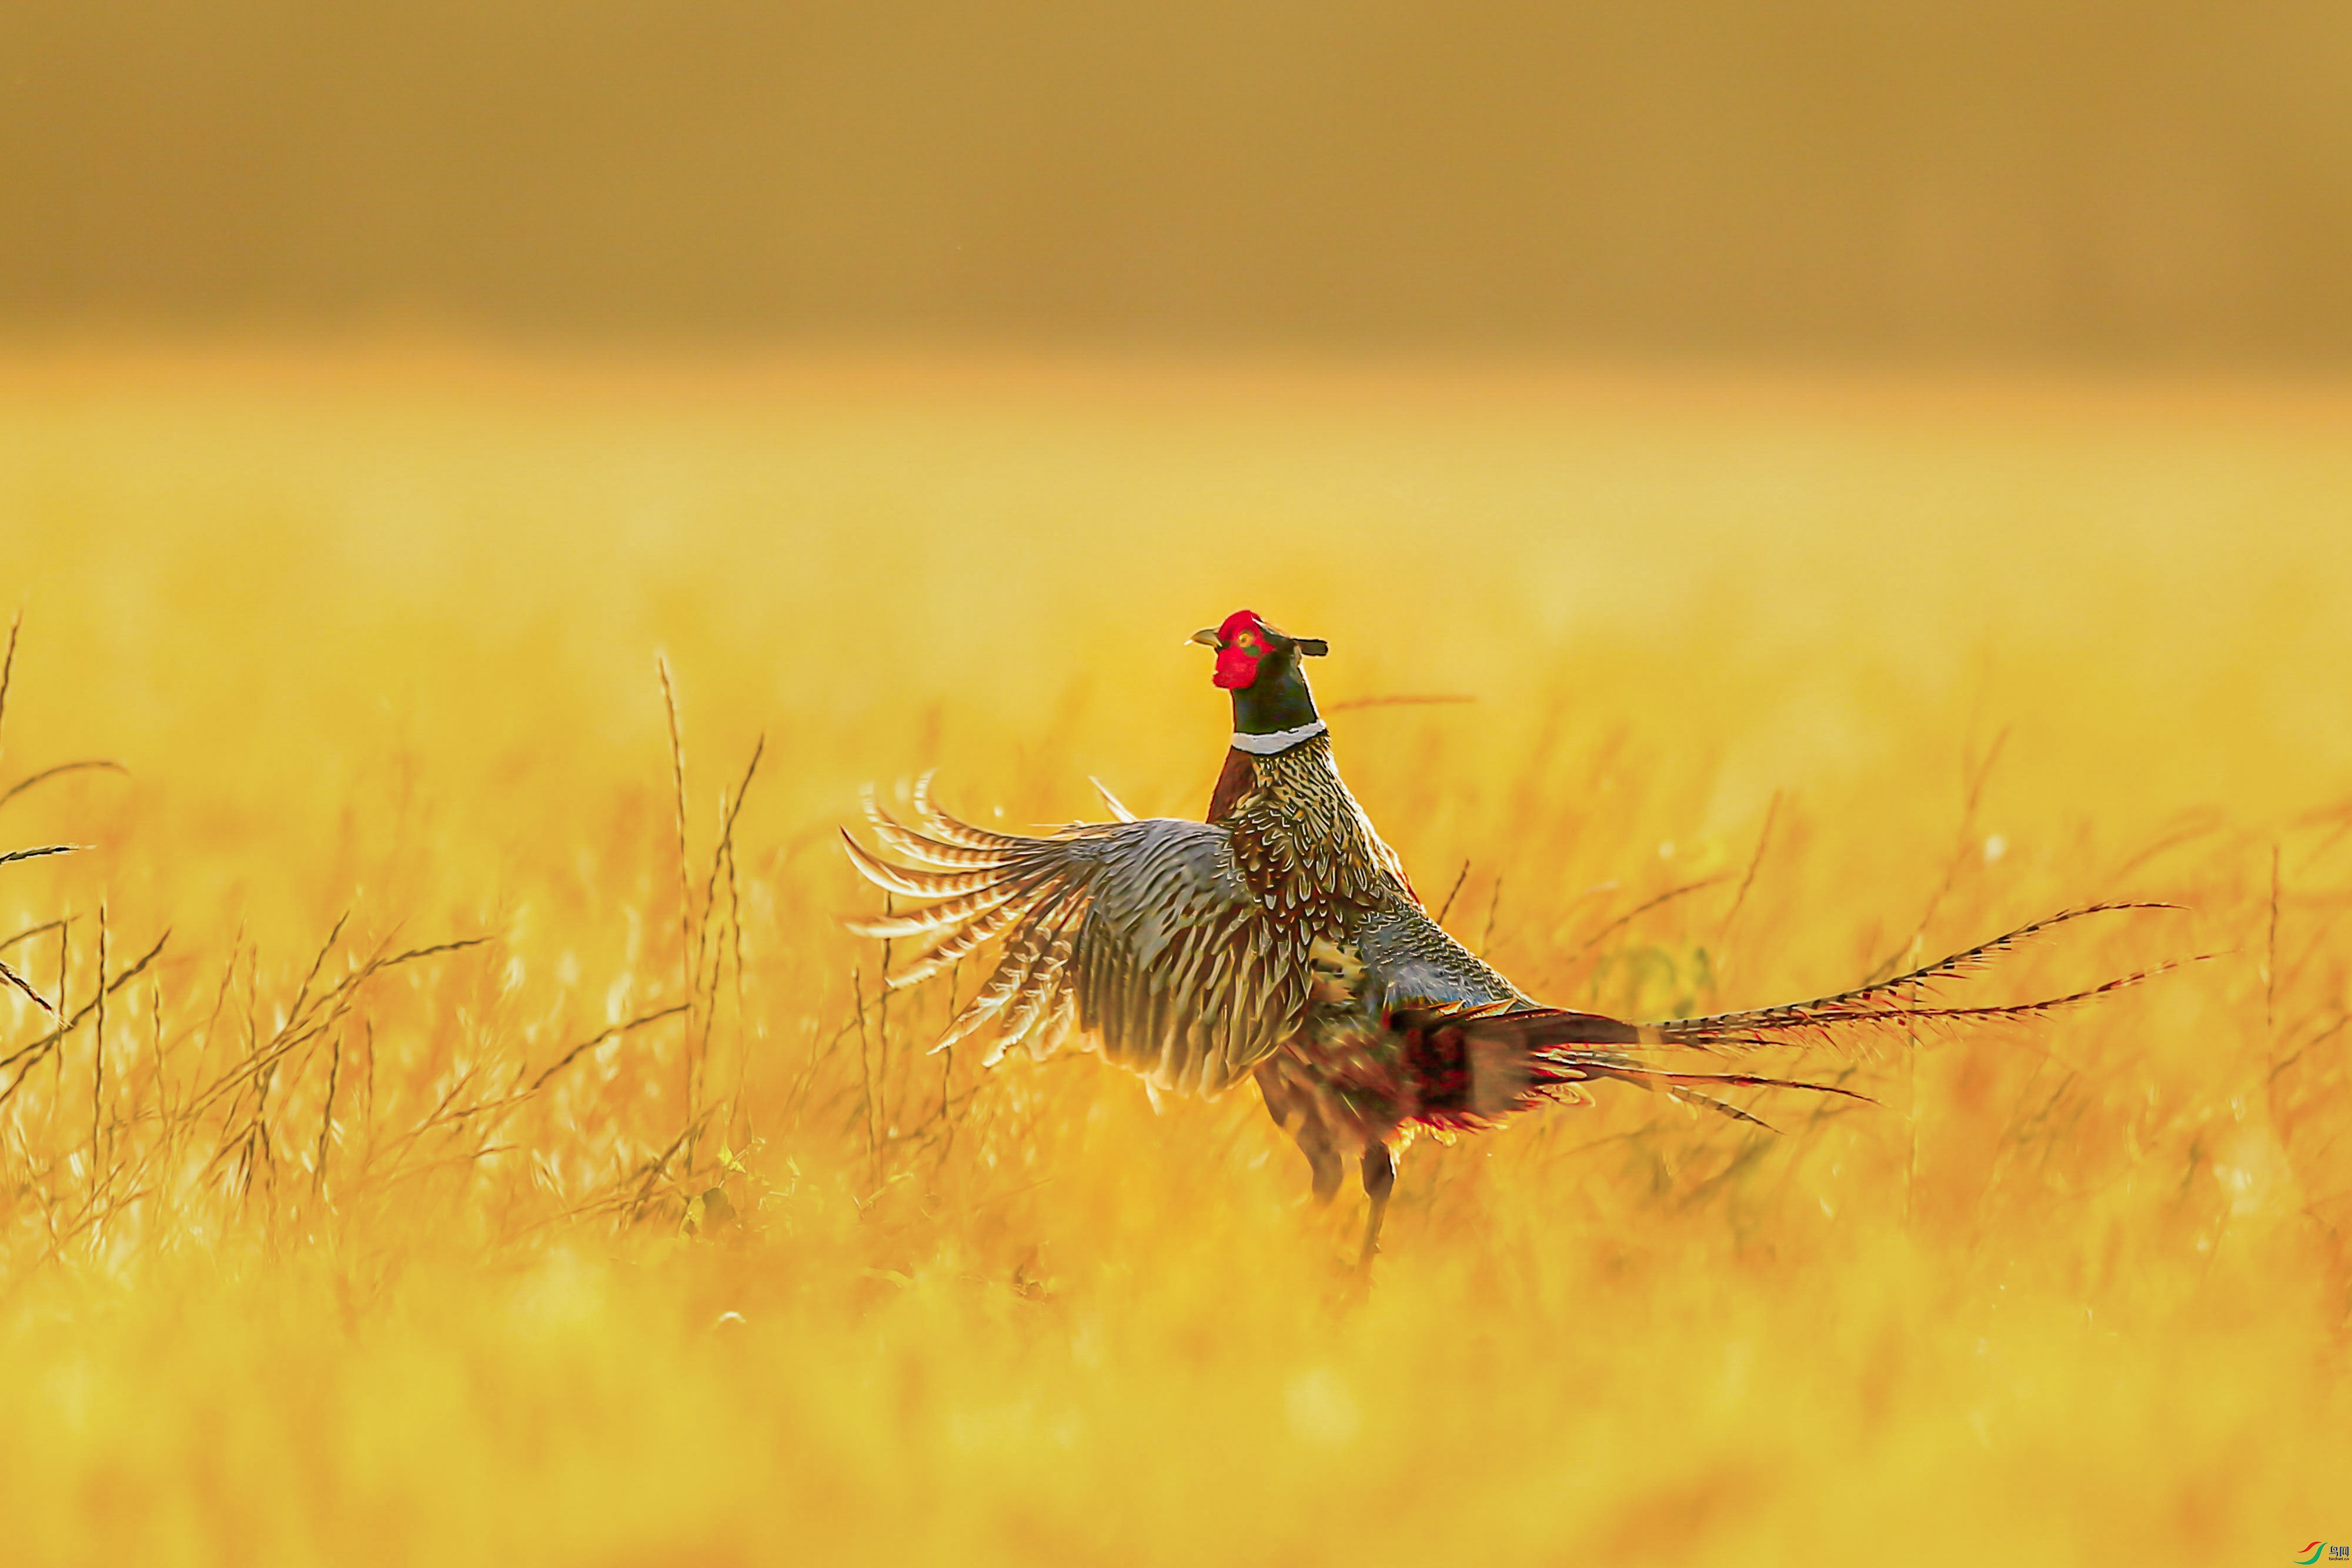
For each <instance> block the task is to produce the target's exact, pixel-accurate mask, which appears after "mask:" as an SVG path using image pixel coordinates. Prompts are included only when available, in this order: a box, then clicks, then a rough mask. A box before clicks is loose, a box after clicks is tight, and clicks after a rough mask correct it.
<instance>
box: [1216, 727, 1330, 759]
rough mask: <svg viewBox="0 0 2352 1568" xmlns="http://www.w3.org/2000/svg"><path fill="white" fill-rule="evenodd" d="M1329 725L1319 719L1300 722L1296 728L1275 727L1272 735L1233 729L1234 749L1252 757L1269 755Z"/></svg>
mask: <svg viewBox="0 0 2352 1568" xmlns="http://www.w3.org/2000/svg"><path fill="white" fill-rule="evenodd" d="M1328 728H1330V726H1329V725H1328V724H1325V723H1324V722H1323V721H1322V720H1321V719H1319V718H1318V719H1316V720H1314V721H1313V722H1312V723H1309V724H1302V725H1300V726H1299V727H1297V729H1277V730H1276V731H1275V732H1274V733H1273V734H1272V735H1244V734H1243V733H1242V732H1241V731H1240V730H1235V731H1234V750H1235V751H1246V752H1248V753H1249V754H1250V755H1251V756H1252V757H1271V756H1273V755H1274V754H1275V753H1276V752H1277V751H1287V750H1289V749H1290V748H1291V747H1294V746H1297V744H1298V743H1299V742H1301V741H1303V740H1312V739H1314V738H1315V737H1317V736H1318V735H1321V734H1322V733H1323V732H1324V731H1325V730H1327V729H1328Z"/></svg>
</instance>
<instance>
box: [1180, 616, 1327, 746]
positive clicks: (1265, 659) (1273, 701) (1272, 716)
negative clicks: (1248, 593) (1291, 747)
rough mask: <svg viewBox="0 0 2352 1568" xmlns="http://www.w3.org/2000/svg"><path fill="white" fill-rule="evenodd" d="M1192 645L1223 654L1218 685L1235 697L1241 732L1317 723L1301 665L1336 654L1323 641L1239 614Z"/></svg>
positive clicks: (1237, 726)
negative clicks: (1291, 633) (1199, 644)
mask: <svg viewBox="0 0 2352 1568" xmlns="http://www.w3.org/2000/svg"><path fill="white" fill-rule="evenodd" d="M1192 641H1193V642H1195V643H1202V644H1203V645H1205V646H1207V647H1211V648H1214V649H1215V650H1216V651H1217V673H1216V675H1215V677H1214V679H1215V680H1216V683H1217V685H1220V686H1222V687H1223V688H1224V689H1225V690H1227V691H1229V692H1231V693H1233V694H1234V728H1235V729H1236V730H1239V731H1241V732H1242V733H1244V734H1245V735H1271V734H1274V733H1276V732H1277V731H1282V730H1287V729H1293V728H1296V727H1298V726H1300V725H1304V724H1312V723H1314V722H1315V699H1314V697H1313V696H1312V695H1309V694H1308V692H1307V676H1306V674H1305V673H1304V672H1303V671H1301V670H1300V669H1299V667H1298V661H1299V660H1301V659H1303V658H1304V659H1319V658H1321V657H1322V656H1323V655H1324V654H1326V653H1329V652H1330V651H1331V645H1330V644H1329V643H1326V642H1324V641H1323V640H1322V639H1321V638H1320V637H1293V636H1292V635H1290V634H1289V633H1288V632H1285V631H1283V630H1282V629H1281V628H1280V627H1278V626H1272V625H1268V624H1267V623H1266V622H1265V621H1263V620H1261V619H1260V618H1259V616H1258V613H1257V612H1256V611H1255V610H1236V611H1234V612H1233V613H1232V614H1231V615H1228V616H1226V617H1225V619H1224V622H1223V624H1221V625H1216V626H1203V627H1202V628H1201V630H1199V631H1198V632H1193V633H1192Z"/></svg>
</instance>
